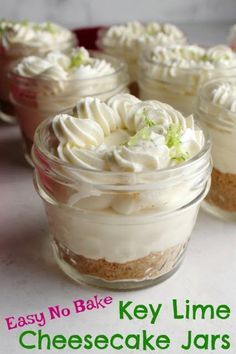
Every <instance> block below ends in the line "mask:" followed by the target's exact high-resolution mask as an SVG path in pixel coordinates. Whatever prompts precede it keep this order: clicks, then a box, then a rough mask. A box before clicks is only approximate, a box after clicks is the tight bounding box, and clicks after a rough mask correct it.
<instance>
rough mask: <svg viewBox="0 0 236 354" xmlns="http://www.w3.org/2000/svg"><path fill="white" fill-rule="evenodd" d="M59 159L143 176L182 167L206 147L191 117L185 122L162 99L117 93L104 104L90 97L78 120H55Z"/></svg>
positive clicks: (62, 116) (80, 106)
mask: <svg viewBox="0 0 236 354" xmlns="http://www.w3.org/2000/svg"><path fill="white" fill-rule="evenodd" d="M52 128H53V131H54V134H55V135H56V137H57V139H58V147H57V156H58V157H59V158H60V159H61V160H62V161H65V162H68V163H70V164H72V165H75V166H79V167H84V166H85V165H86V168H88V169H90V170H97V171H100V170H104V171H127V172H142V171H154V170H157V169H162V168H166V167H170V166H173V165H177V164H181V163H183V162H184V161H186V160H189V159H190V158H192V157H193V156H195V155H196V154H197V153H198V152H199V151H200V150H201V148H202V146H203V144H204V137H203V133H202V131H201V130H199V129H197V128H195V126H194V121H193V117H192V116H190V117H188V118H184V117H183V116H182V114H181V113H179V112H177V111H176V110H174V109H173V108H172V107H170V106H168V105H166V104H163V103H161V102H158V101H143V102H142V101H140V100H139V99H137V98H136V97H134V96H131V95H129V94H119V95H116V96H114V97H112V98H111V99H110V100H108V101H107V102H106V103H104V102H102V101H100V100H99V99H97V98H92V97H87V98H85V99H83V100H81V101H79V102H78V103H77V105H76V107H75V109H74V116H72V115H65V114H59V115H57V116H56V117H55V118H54V119H53V122H52Z"/></svg>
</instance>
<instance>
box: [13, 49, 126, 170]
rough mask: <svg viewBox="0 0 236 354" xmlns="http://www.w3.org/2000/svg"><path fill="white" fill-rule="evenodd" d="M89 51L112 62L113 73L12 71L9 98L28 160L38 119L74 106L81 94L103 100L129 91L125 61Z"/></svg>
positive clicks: (39, 120)
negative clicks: (71, 75)
mask: <svg viewBox="0 0 236 354" xmlns="http://www.w3.org/2000/svg"><path fill="white" fill-rule="evenodd" d="M91 53H92V55H93V56H95V57H97V58H106V60H107V61H109V62H110V63H112V65H113V67H114V68H115V71H114V73H112V74H103V75H102V76H99V77H93V78H86V77H84V78H79V79H69V80H49V79H42V78H27V77H23V76H20V75H19V74H16V73H14V71H13V70H12V71H11V73H10V83H11V88H10V98H11V102H12V103H13V105H14V109H15V112H16V117H17V121H18V123H19V126H20V129H21V133H22V139H23V146H24V152H25V157H26V160H27V161H28V162H29V163H30V164H31V163H32V162H31V157H30V151H31V147H32V143H33V137H34V132H35V129H36V127H37V126H38V124H39V123H40V122H41V121H43V120H44V119H46V118H48V117H49V116H52V115H55V114H56V113H58V112H60V111H61V110H64V109H66V108H68V107H71V106H73V105H74V104H75V103H76V102H77V101H78V100H79V99H80V98H83V97H86V96H94V97H98V98H100V99H102V100H106V99H108V98H109V97H112V96H113V95H115V94H117V93H120V92H128V89H127V85H128V84H129V76H128V72H127V65H126V64H125V63H123V62H120V61H118V60H116V59H114V58H110V57H108V56H104V55H102V54H101V53H96V52H91Z"/></svg>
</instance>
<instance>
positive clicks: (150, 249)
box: [32, 94, 211, 289]
mask: <svg viewBox="0 0 236 354" xmlns="http://www.w3.org/2000/svg"><path fill="white" fill-rule="evenodd" d="M32 157H33V162H34V165H35V186H36V189H37V191H38V193H39V195H40V196H41V197H42V199H43V201H44V205H45V208H46V212H47V215H48V219H49V228H50V234H51V235H52V236H51V241H52V244H53V248H54V251H55V256H56V259H57V262H58V264H59V265H60V267H61V268H62V269H63V270H64V271H65V272H66V273H67V274H68V275H69V276H70V277H72V278H73V279H75V280H76V281H79V282H80V281H81V282H86V283H89V284H93V285H98V286H105V287H109V288H115V289H131V288H139V287H145V286H149V285H154V284H156V283H158V282H160V281H162V280H164V279H166V278H168V277H169V276H170V275H172V274H173V272H175V271H176V270H177V268H178V266H179V265H180V263H181V261H182V259H183V255H184V252H185V250H186V246H187V243H188V240H189V237H190V234H191V232H192V229H193V226H194V224H195V221H196V217H197V213H198V209H199V205H200V202H201V200H202V199H203V198H204V196H205V195H206V193H207V192H208V190H209V176H210V173H211V160H210V151H209V141H208V137H207V135H206V134H205V132H204V131H203V130H202V129H200V128H199V127H198V126H197V125H196V124H194V120H193V117H192V116H189V117H188V118H184V117H183V115H182V114H181V113H179V112H177V111H176V110H174V109H173V108H172V107H170V106H169V105H166V104H163V103H161V102H158V101H146V102H145V101H141V100H139V99H138V98H136V97H134V96H132V95H129V94H118V95H115V96H113V97H112V98H110V99H109V100H108V101H107V102H102V101H101V100H99V99H98V98H94V97H86V98H84V99H81V100H80V101H78V102H77V104H76V105H75V107H74V108H73V109H71V110H68V111H67V112H64V113H63V114H57V115H56V116H55V117H53V118H51V119H49V120H46V121H44V122H43V123H42V124H41V125H40V126H39V127H38V128H37V131H36V134H35V140H34V146H33V150H32Z"/></svg>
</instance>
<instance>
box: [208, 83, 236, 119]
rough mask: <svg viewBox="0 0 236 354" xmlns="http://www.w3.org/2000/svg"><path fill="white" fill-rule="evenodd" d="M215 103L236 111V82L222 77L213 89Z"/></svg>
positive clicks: (212, 98)
mask: <svg viewBox="0 0 236 354" xmlns="http://www.w3.org/2000/svg"><path fill="white" fill-rule="evenodd" d="M210 95H211V100H212V102H213V103H215V104H217V105H219V106H221V107H223V108H226V109H228V110H229V111H231V112H233V113H236V84H235V83H233V82H230V81H225V80H223V79H222V81H221V82H219V81H218V83H217V85H216V87H214V88H212V90H211V93H210Z"/></svg>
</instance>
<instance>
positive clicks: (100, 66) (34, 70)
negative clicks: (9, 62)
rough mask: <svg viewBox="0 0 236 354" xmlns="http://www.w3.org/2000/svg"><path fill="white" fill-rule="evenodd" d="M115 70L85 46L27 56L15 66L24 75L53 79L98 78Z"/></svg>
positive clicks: (18, 72) (19, 73) (16, 70)
mask: <svg viewBox="0 0 236 354" xmlns="http://www.w3.org/2000/svg"><path fill="white" fill-rule="evenodd" d="M115 70H116V69H115V68H114V67H113V66H112V64H111V63H110V62H108V61H106V60H105V59H99V58H94V57H92V56H90V54H89V52H88V51H87V50H86V49H85V48H83V47H78V48H75V49H72V51H71V52H70V53H69V54H63V53H61V52H59V51H53V52H49V53H48V54H47V55H46V56H45V57H44V58H42V57H39V56H29V57H25V58H23V59H22V60H21V61H20V62H19V63H18V64H17V65H16V67H15V68H14V72H15V73H17V74H18V75H20V76H23V77H33V78H38V79H51V80H73V79H78V80H79V79H89V78H96V77H101V76H104V75H109V74H113V73H114V72H115Z"/></svg>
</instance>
